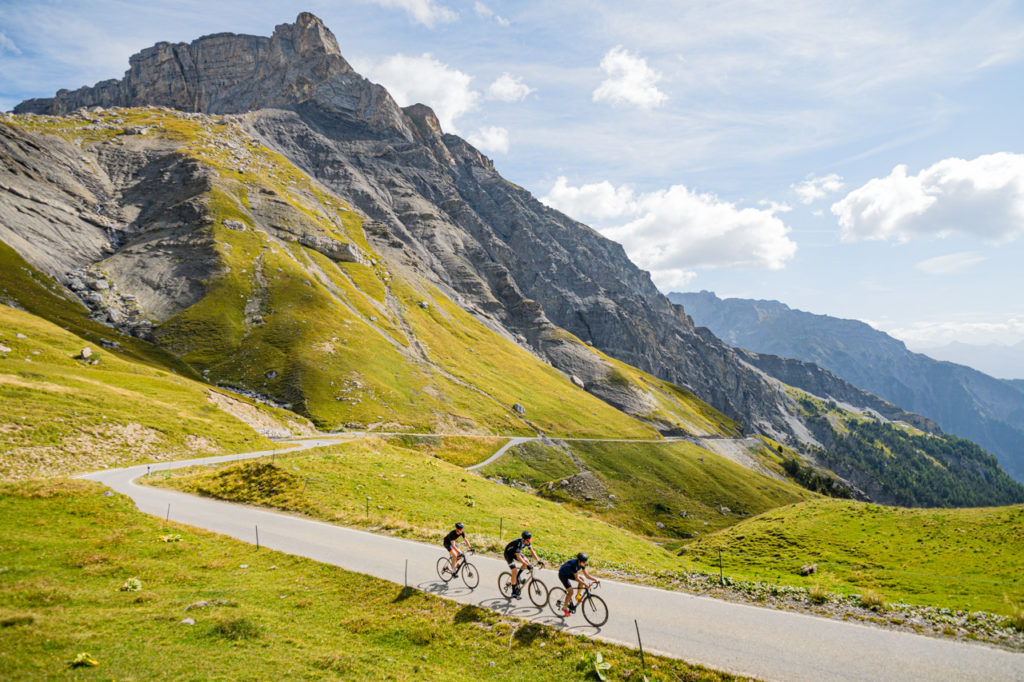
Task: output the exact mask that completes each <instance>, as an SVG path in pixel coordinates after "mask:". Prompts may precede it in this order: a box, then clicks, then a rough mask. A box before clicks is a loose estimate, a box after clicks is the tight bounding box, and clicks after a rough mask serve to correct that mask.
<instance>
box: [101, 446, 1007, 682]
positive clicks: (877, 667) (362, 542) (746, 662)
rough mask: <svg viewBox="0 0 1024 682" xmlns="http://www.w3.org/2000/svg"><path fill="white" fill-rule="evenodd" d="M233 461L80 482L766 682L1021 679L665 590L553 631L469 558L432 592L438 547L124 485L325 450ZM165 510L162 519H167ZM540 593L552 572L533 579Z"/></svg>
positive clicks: (611, 591) (862, 632) (210, 525)
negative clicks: (468, 578)
mask: <svg viewBox="0 0 1024 682" xmlns="http://www.w3.org/2000/svg"><path fill="white" fill-rule="evenodd" d="M297 442H299V444H298V445H297V446H285V445H282V447H281V449H279V450H276V451H274V450H267V451H262V452H253V453H246V454H240V455H226V456H220V457H207V458H203V459H195V460H185V461H176V462H160V463H157V464H151V465H139V466H133V467H128V468H124V469H110V470H105V471H99V472H94V473H91V474H86V475H84V476H82V477H81V478H86V479H90V480H94V481H99V482H101V483H104V484H106V485H108V486H109V487H111V488H112V489H114V490H116V491H117V492H120V493H123V494H125V495H128V496H129V497H131V498H132V499H133V500H134V501H135V503H136V505H138V508H139V509H140V510H141V511H143V512H146V513H149V514H153V515H155V516H159V517H161V518H163V517H164V516H166V515H168V513H169V516H170V518H171V519H173V520H174V521H176V522H179V523H185V524H189V525H193V526H197V527H200V528H205V529H207V530H211V531H214V532H217V533H222V534H224V535H229V536H231V537H234V538H237V539H239V540H243V541H245V542H250V543H252V542H255V527H256V526H258V527H259V540H260V544H261V545H262V546H264V547H268V548H271V549H275V550H278V551H282V552H287V553H289V554H295V555H300V556H305V557H308V558H310V559H313V560H316V561H321V562H324V563H329V564H334V565H337V566H341V567H342V568H345V569H348V570H351V571H357V572H360V573H365V574H369V575H373V576H377V577H379V578H383V579H385V580H390V581H393V582H395V583H398V584H402V583H403V581H404V580H405V570H406V561H408V582H409V584H410V585H412V586H414V587H417V588H419V589H421V590H424V591H426V592H431V593H434V594H437V595H440V596H442V597H444V598H446V599H453V600H455V601H458V602H461V603H465V604H476V605H479V606H482V607H486V608H491V609H495V610H498V611H501V612H503V613H507V614H508V615H510V616H515V617H518V618H524V619H528V620H532V621H537V622H540V623H545V624H549V625H553V626H556V627H566V628H567V629H568V630H569V631H570V632H574V633H578V634H584V635H587V636H590V637H594V638H597V639H601V640H607V641H610V642H617V643H620V644H626V645H629V646H636V630H635V629H634V624H633V620H634V619H636V620H637V621H638V622H639V629H640V634H641V635H642V636H643V644H644V649H645V651H648V652H653V653H661V654H665V655H668V656H674V657H678V658H683V659H685V660H687V661H690V662H693V663H700V664H703V665H705V666H708V667H709V668H714V669H717V670H724V671H728V672H732V673H736V674H741V675H749V676H753V677H758V678H762V679H767V680H808V681H810V680H814V681H818V680H870V681H872V682H874V681H878V680H898V681H902V680H906V681H908V682H909V681H914V682H918V681H920V680H986V681H991V680H1014V681H1018V682H1024V654H1020V653H1012V652H1009V651H1004V650H1001V649H995V648H992V647H988V646H984V645H980V644H965V643H959V642H954V641H949V640H941V639H934V638H930V637H923V636H919V635H911V634H907V633H903V632H896V631H892V630H885V629H881V628H874V627H867V626H863V625H855V624H851V623H845V622H838V621H832V620H827V619H824V618H816V617H813V616H807V615H803V614H798V613H791V612H786V611H778V610H773V609H766V608H757V607H753V606H746V605H743V604H734V603H730V602H726V601H721V600H717V599H711V598H707V597H698V596H694V595H690V594H686V593H683V592H671V591H666V590H658V589H654V588H650V587H644V586H639V585H631V584H628V583H620V582H614V581H611V580H605V581H603V583H602V586H601V590H600V595H601V596H602V597H603V598H604V599H605V601H606V602H607V603H608V608H609V611H610V613H611V617H610V618H609V620H608V623H607V624H606V625H605V626H603V627H602V628H600V629H595V628H592V627H589V626H587V625H586V624H585V623H584V621H583V620H582V617H581V616H579V615H576V616H573V617H572V618H570V619H568V621H567V622H566V623H565V624H564V625H563V622H562V620H561V619H560V618H556V617H554V616H552V615H551V613H550V612H549V611H547V610H546V609H545V610H543V611H542V610H541V609H537V608H534V607H533V605H532V604H530V603H529V602H528V601H527V600H526V599H525V598H524V600H523V601H522V602H511V603H510V602H506V600H505V599H503V598H501V597H500V596H499V594H498V590H497V576H498V574H499V573H500V572H501V571H502V570H504V569H505V564H504V562H502V561H500V560H498V559H494V558H490V557H483V556H477V557H475V558H474V559H473V563H475V564H476V565H477V567H478V568H479V569H480V574H481V581H480V586H479V587H478V588H477V589H476V590H475V591H473V592H470V591H469V590H467V589H466V588H465V587H464V586H463V585H461V584H459V581H458V580H456V581H454V582H453V583H452V584H450V585H445V584H443V583H442V582H441V581H440V580H439V579H438V578H437V575H436V573H435V572H434V566H435V564H436V562H437V559H438V558H439V557H440V556H442V553H443V550H442V549H441V547H440V545H439V544H438V545H437V546H435V545H427V544H423V543H419V542H413V541H410V540H403V539H399V538H394V537H389V536H384V535H375V534H373V533H368V532H365V531H360V530H354V529H351V528H344V527H340V526H333V525H330V524H327V523H322V522H319V521H314V520H311V519H307V518H302V517H299V516H293V515H289V514H284V513H278V512H274V511H269V510H265V509H258V508H253V507H248V506H244V505H239V504H232V503H228V502H222V501H218V500H212V499H208V498H203V497H196V496H192V495H188V494H185V493H181V492H177V491H173V490H167V489H163V488H155V487H149V486H141V485H138V484H136V483H135V482H134V480H135V479H136V478H138V477H140V476H144V475H146V473H147V470H151V471H162V470H168V469H177V468H181V467H186V466H192V465H197V464H213V463H218V462H226V461H232V460H238V459H246V458H251V457H261V456H268V455H270V454H272V453H273V452H279V453H280V452H292V451H296V450H302V449H309V448H314V447H320V446H322V445H329V444H332V443H337V442H338V440H337V439H331V438H314V439H308V440H302V441H297ZM168 510H169V511H168ZM538 577H539V578H540V579H542V580H543V581H544V582H545V583H546V584H547V585H548V586H549V587H553V586H554V585H555V584H556V583H557V578H556V576H555V574H554V572H552V571H550V570H544V571H540V572H539V574H538Z"/></svg>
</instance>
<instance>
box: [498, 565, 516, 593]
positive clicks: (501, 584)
mask: <svg viewBox="0 0 1024 682" xmlns="http://www.w3.org/2000/svg"><path fill="white" fill-rule="evenodd" d="M513 590H514V587H513V586H512V574H511V573H509V572H508V571H505V572H504V573H502V574H501V575H499V576H498V592H501V596H502V597H504V598H505V599H511V598H512V592H513Z"/></svg>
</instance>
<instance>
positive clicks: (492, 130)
mask: <svg viewBox="0 0 1024 682" xmlns="http://www.w3.org/2000/svg"><path fill="white" fill-rule="evenodd" d="M466 140H467V141H468V142H469V143H470V144H471V145H473V146H474V147H476V148H477V149H480V150H482V151H485V152H491V153H495V154H508V130H506V129H505V128H499V127H497V126H490V127H487V128H480V129H479V130H477V131H476V132H475V133H470V134H469V135H467V136H466Z"/></svg>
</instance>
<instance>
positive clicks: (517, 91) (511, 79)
mask: <svg viewBox="0 0 1024 682" xmlns="http://www.w3.org/2000/svg"><path fill="white" fill-rule="evenodd" d="M531 92H533V88H531V87H530V86H528V85H527V84H526V83H524V82H523V79H522V78H520V77H519V76H513V75H512V74H510V73H508V72H506V73H503V74H501V75H500V76H498V78H497V79H496V80H495V81H494V82H493V83H491V84H490V85H489V86H488V87H487V97H488V98H490V99H497V100H501V101H502V102H518V101H519V100H521V99H525V98H526V96H527V95H529V94H530V93H531Z"/></svg>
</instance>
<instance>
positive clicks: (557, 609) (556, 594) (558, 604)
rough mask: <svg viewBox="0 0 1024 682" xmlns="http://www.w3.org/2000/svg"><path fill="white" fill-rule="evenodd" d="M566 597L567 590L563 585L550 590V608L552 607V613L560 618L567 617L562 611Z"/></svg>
mask: <svg viewBox="0 0 1024 682" xmlns="http://www.w3.org/2000/svg"><path fill="white" fill-rule="evenodd" d="M564 599H565V590H563V589H562V588H561V587H554V588H552V589H551V591H550V592H548V608H549V609H551V613H553V614H555V615H556V616H558V617H559V618H565V614H564V613H562V601H563V600H564Z"/></svg>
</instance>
